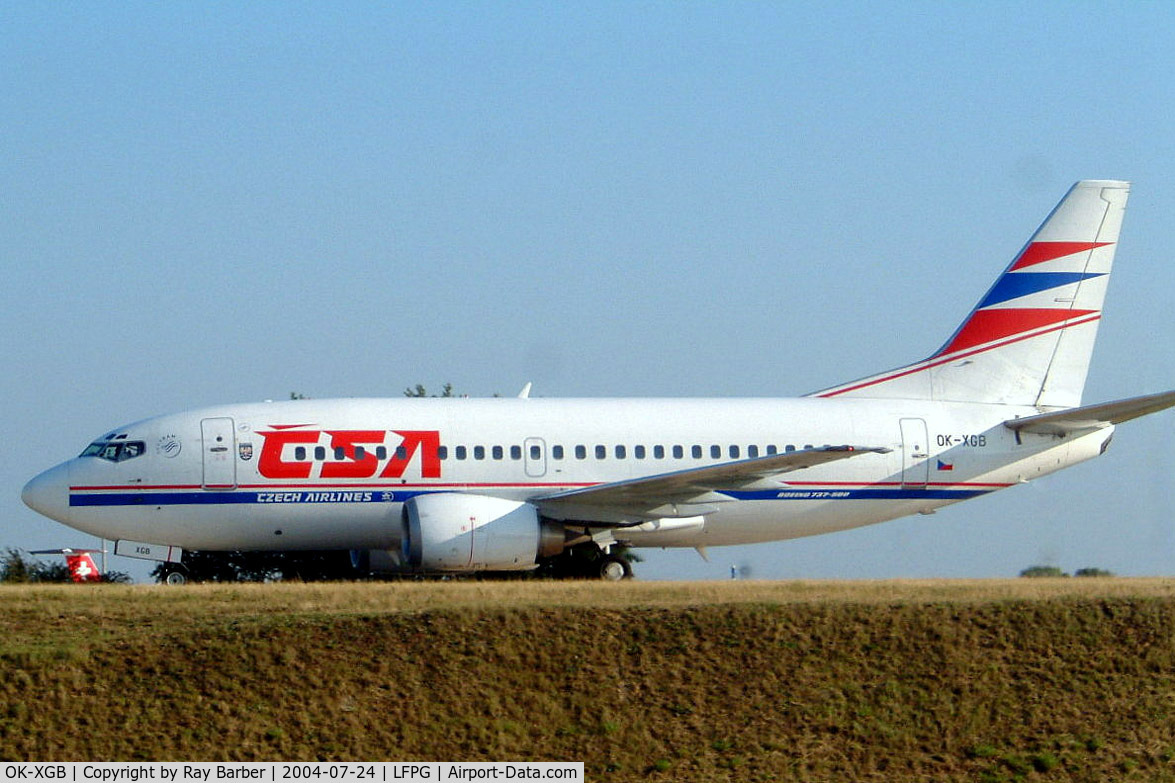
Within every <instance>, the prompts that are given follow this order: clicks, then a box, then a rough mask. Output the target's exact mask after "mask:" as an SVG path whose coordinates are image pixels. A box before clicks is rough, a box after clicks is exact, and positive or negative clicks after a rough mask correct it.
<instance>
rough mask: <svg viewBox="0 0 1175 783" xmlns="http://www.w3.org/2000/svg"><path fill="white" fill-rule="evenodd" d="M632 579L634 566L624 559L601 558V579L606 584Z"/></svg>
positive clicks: (606, 556) (611, 556)
mask: <svg viewBox="0 0 1175 783" xmlns="http://www.w3.org/2000/svg"><path fill="white" fill-rule="evenodd" d="M631 578H632V566H631V565H629V563H628V561H627V560H625V559H624V558H623V557H618V556H616V555H604V556H603V557H602V558H600V579H602V580H604V581H605V582H619V581H621V580H622V579H631Z"/></svg>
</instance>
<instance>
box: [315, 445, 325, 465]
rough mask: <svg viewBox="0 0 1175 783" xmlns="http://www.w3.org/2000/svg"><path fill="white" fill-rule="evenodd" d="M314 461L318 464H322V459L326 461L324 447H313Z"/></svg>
mask: <svg viewBox="0 0 1175 783" xmlns="http://www.w3.org/2000/svg"><path fill="white" fill-rule="evenodd" d="M314 459H316V460H318V461H319V462H322V461H323V460H324V459H326V446H315V447H314Z"/></svg>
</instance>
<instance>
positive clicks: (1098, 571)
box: [1073, 568, 1114, 576]
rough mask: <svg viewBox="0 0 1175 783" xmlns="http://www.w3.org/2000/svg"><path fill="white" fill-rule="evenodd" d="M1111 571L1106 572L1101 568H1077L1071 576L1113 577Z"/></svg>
mask: <svg viewBox="0 0 1175 783" xmlns="http://www.w3.org/2000/svg"><path fill="white" fill-rule="evenodd" d="M1113 575H1114V572H1113V571H1106V570H1105V569H1102V568H1078V569H1077V570H1076V571H1074V572H1073V576H1113Z"/></svg>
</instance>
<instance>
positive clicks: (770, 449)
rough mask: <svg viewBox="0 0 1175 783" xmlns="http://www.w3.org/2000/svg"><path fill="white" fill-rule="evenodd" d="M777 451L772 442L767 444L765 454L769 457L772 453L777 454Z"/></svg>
mask: <svg viewBox="0 0 1175 783" xmlns="http://www.w3.org/2000/svg"><path fill="white" fill-rule="evenodd" d="M778 453H779V451H778V450H776V448H775V445H774V444H772V445H770V446H768V447H767V456H768V457H770V456H772V455H775V454H778Z"/></svg>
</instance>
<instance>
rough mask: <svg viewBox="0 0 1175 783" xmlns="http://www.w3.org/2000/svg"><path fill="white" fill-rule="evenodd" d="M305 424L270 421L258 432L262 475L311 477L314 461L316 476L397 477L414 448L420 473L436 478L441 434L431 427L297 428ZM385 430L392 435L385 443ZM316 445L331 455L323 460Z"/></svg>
mask: <svg viewBox="0 0 1175 783" xmlns="http://www.w3.org/2000/svg"><path fill="white" fill-rule="evenodd" d="M309 426H310V425H308V424H271V425H270V427H271V428H272V431H270V432H260V431H259V432H258V433H257V434H258V435H260V436H261V437H262V438H264V439H265V445H264V446H262V447H261V457H260V458H259V459H258V460H257V470H258V471H259V472H260V473H261V475H262V476H265V477H266V478H274V479H304V478H310V472H311V470H312V469H313V468H314V466H315V465H321V466H322V467H321V469H320V470H319V473H318V476H319V477H320V478H372V477H374V476H375V475H376V474H377V472H378V475H379V477H380V478H400V477H401V476H403V475H404V471H405V470H406V469H407V467H408V464H409V463H410V462H412V460H413V458H414V457H415V456H416V455H417V453H419V454H420V476H421V478H440V477H441V458H440V454H439V449H440V445H441V434H440V433H439V432H437V431H436V430H393V431H391V432H389V431H388V430H307V429H302V427H309ZM389 435H392V436H393V437H392V438H391V442H390V443H389V442H388V436H389ZM395 436H398V437H399V439H398V440H397V438H396V437H395ZM299 446H300V447H301V448H302V449H303V450H304V451H301V450H299V448H298V447H299ZM316 447H321V448H322V449H323V451H325V452H327V454H328V456H331V457H335V458H336V459H334V460H333V461H324V460H323V458H322V456H315V454H314V451H315V448H316ZM320 454H321V453H320ZM291 457H292V459H291ZM298 457H302V458H301V459H299V458H298ZM381 466H382V470H381V469H380V468H381Z"/></svg>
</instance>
